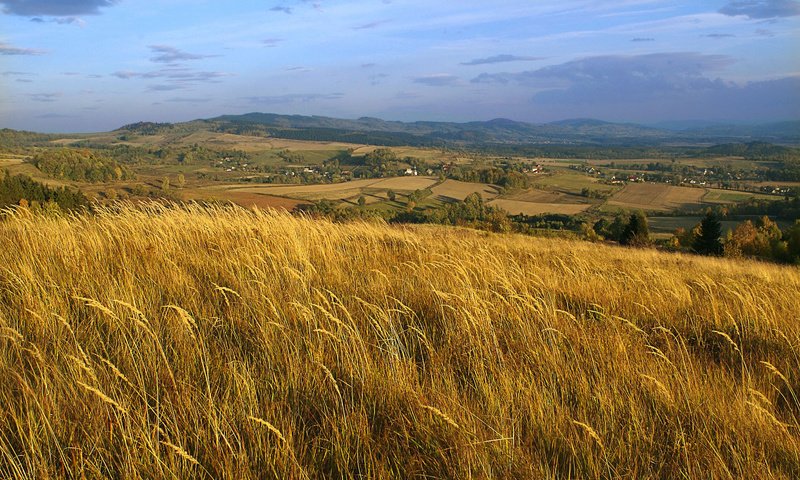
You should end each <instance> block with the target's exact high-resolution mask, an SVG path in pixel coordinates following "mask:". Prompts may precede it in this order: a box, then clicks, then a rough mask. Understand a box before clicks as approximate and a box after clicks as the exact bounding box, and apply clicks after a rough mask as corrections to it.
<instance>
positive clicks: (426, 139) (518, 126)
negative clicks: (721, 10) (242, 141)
mask: <svg viewBox="0 0 800 480" xmlns="http://www.w3.org/2000/svg"><path fill="white" fill-rule="evenodd" d="M178 125H181V126H182V128H192V127H195V128H210V129H213V130H216V131H221V132H229V133H237V134H248V135H269V136H274V137H280V138H290V139H297V140H318V141H337V142H351V143H366V144H374V145H386V146H394V145H414V146H442V145H464V146H476V145H587V146H590V145H598V146H610V145H619V146H629V145H630V146H633V145H637V146H648V145H654V146H655V145H711V144H720V143H743V142H754V141H760V142H770V143H774V144H783V145H800V121H788V122H779V123H771V124H763V125H703V126H699V127H695V128H688V129H683V130H673V129H668V128H657V127H649V126H643V125H637V124H633V123H612V122H604V121H601V120H594V119H572V120H562V121H558V122H551V123H544V124H531V123H524V122H517V121H514V120H508V119H504V118H498V119H494V120H489V121H484V122H467V123H454V122H422V121H421V122H397V121H386V120H381V119H378V118H371V117H362V118H359V119H356V120H348V119H341V118H332V117H322V116H303V115H279V114H273V113H247V114H244V115H223V116H220V117H215V118H211V119H205V120H196V121H194V122H187V123H185V124H178ZM176 126H177V125H175V126H172V125H171V124H154V123H147V122H142V123H138V124H132V125H126V126H125V127H122V128H121V129H120V130H128V131H131V132H137V133H140V134H152V133H153V132H154V131H155V130H159V129H163V128H170V129H172V128H175V127H176Z"/></svg>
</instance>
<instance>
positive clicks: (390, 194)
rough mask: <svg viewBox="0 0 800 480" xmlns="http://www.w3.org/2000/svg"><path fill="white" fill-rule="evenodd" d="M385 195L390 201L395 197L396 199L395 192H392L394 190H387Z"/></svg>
mask: <svg viewBox="0 0 800 480" xmlns="http://www.w3.org/2000/svg"><path fill="white" fill-rule="evenodd" d="M386 196H387V197H389V201H390V202H394V201H395V199H397V194H396V193H394V190H389V191H388V192H386Z"/></svg>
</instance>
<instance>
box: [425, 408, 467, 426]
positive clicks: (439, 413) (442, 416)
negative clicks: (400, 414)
mask: <svg viewBox="0 0 800 480" xmlns="http://www.w3.org/2000/svg"><path fill="white" fill-rule="evenodd" d="M422 408H424V409H425V410H428V411H429V412H431V413H432V414H434V415H436V416H437V417H439V418H440V419H442V420H444V421H445V423H447V424H448V425H450V426H451V427H453V428H455V429H459V428H461V427H459V426H458V424H457V423H456V422H455V420H453V419H452V418H450V417H449V416H448V415H447V414H446V413H444V412H443V411H441V410H439V409H438V408H436V407H434V406H432V405H422Z"/></svg>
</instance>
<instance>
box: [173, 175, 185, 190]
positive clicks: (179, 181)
mask: <svg viewBox="0 0 800 480" xmlns="http://www.w3.org/2000/svg"><path fill="white" fill-rule="evenodd" d="M175 186H176V187H178V188H183V187H185V186H186V177H184V176H183V174H182V173H179V174H178V178H177V179H176V180H175Z"/></svg>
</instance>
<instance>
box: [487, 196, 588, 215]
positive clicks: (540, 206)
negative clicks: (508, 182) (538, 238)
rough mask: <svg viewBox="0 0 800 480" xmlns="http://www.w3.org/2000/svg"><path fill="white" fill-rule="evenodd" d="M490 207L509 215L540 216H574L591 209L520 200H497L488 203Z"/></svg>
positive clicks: (577, 204)
mask: <svg viewBox="0 0 800 480" xmlns="http://www.w3.org/2000/svg"><path fill="white" fill-rule="evenodd" d="M489 204H490V205H493V206H496V207H500V208H502V209H503V210H505V211H507V212H508V213H510V214H511V215H517V214H524V215H541V214H544V213H561V214H564V215H576V214H578V213H581V212H583V211H585V210H586V209H588V208H589V207H591V205H589V204H587V203H583V204H581V203H542V202H528V201H522V200H509V199H505V198H498V199H495V200H492V201H491V202H489Z"/></svg>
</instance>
